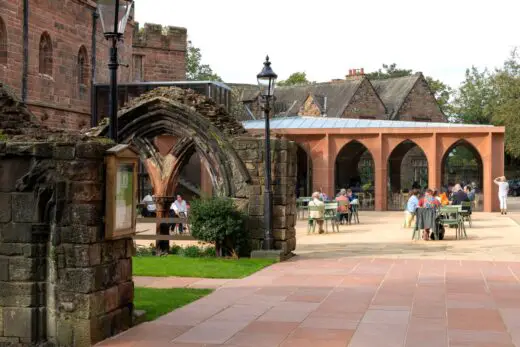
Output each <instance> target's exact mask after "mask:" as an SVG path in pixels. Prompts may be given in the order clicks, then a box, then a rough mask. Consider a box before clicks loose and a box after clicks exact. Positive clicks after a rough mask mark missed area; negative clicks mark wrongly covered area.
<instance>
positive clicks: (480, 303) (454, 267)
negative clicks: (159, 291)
mask: <svg viewBox="0 0 520 347" xmlns="http://www.w3.org/2000/svg"><path fill="white" fill-rule="evenodd" d="M515 202H516V201H514V202H513V203H515ZM402 217H403V215H402V213H400V212H395V213H394V212H384V213H383V212H362V213H361V216H360V219H361V224H359V225H356V224H354V225H350V226H342V227H341V229H340V233H339V234H338V233H334V234H333V233H331V232H330V231H329V234H325V235H307V232H306V229H305V223H304V222H299V223H298V230H297V232H298V237H297V240H298V247H297V251H296V253H297V254H298V255H297V256H296V257H294V258H292V259H291V260H290V261H287V262H284V263H279V264H275V265H273V266H271V267H269V268H267V269H264V270H262V271H260V272H258V273H256V274H254V275H252V276H250V277H248V278H245V279H242V280H234V281H222V282H219V283H216V282H215V283H213V285H215V287H219V288H218V289H217V290H216V291H215V292H214V293H212V294H211V295H209V296H207V297H205V298H203V299H201V300H199V301H197V302H194V303H192V304H190V305H188V306H185V307H183V308H180V309H178V310H176V311H174V312H171V313H169V314H167V315H165V316H163V317H160V318H159V319H157V320H155V321H153V322H149V323H144V324H141V325H139V326H137V327H135V328H133V329H130V330H129V331H127V332H125V333H123V334H121V335H119V336H117V337H115V338H113V339H111V340H107V341H105V342H103V343H102V344H100V345H99V346H121V347H122V346H132V347H136V346H177V347H180V346H186V347H188V346H191V347H197V346H236V347H238V346H243V347H245V346H251V347H263V346H266V347H270V346H298V347H304V346H313V347H317V346H327V347H335V346H343V347H345V346H351V347H378V346H382V347H387V346H388V347H392V346H407V347H429V346H431V347H444V346H446V347H447V346H450V347H459V346H460V347H461V346H475V347H484V346H489V347H506V346H515V345H516V346H520V282H519V276H520V227H519V225H518V224H517V221H516V220H517V219H518V220H519V221H520V212H514V211H513V212H512V213H510V214H509V215H508V216H500V215H498V214H487V213H475V214H474V223H473V224H474V226H473V228H471V229H470V228H468V229H467V232H468V236H469V239H468V240H454V239H453V236H454V230H451V229H447V233H446V240H444V241H429V242H425V241H412V240H411V234H412V232H411V230H410V229H408V230H405V229H403V228H402V226H401V224H402ZM140 280H141V281H142V279H140ZM150 281H152V279H148V282H146V281H145V282H146V283H150ZM201 281H202V282H200V281H199V282H200V283H204V282H203V280H201ZM145 282H142V283H145ZM188 282H189V281H188ZM163 283H164V282H163ZM192 283H193V284H192ZM196 283H197V281H196V280H193V282H189V283H187V284H186V286H197V285H196ZM137 284H139V282H137Z"/></svg>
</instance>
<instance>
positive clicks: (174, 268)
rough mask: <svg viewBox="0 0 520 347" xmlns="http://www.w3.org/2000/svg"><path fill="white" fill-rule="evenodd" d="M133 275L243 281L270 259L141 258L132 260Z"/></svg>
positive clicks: (270, 261)
mask: <svg viewBox="0 0 520 347" xmlns="http://www.w3.org/2000/svg"><path fill="white" fill-rule="evenodd" d="M132 262H133V272H134V276H156V277H166V276H179V277H200V278H243V277H246V276H249V275H251V274H252V273H255V272H257V271H258V270H261V269H263V268H264V267H266V266H269V265H271V264H273V263H275V262H276V261H275V260H273V259H249V258H242V259H238V260H235V259H219V258H188V257H181V256H176V255H169V256H167V257H155V256H144V257H134V258H133V261H132Z"/></svg>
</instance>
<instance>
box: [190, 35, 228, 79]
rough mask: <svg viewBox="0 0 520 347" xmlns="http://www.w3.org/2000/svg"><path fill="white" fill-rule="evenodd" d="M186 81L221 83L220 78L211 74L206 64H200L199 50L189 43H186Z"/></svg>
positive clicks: (200, 54) (200, 55) (211, 71)
mask: <svg viewBox="0 0 520 347" xmlns="http://www.w3.org/2000/svg"><path fill="white" fill-rule="evenodd" d="M186 79H187V80H188V81H218V82H222V78H220V76H219V75H217V74H216V73H215V72H213V69H211V67H210V66H209V65H208V64H202V53H201V52H200V48H197V47H195V46H193V44H192V42H191V41H188V47H187V51H186Z"/></svg>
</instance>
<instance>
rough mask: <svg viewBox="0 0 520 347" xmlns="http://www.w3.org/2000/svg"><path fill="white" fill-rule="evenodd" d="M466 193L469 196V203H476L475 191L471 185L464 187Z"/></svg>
mask: <svg viewBox="0 0 520 347" xmlns="http://www.w3.org/2000/svg"><path fill="white" fill-rule="evenodd" d="M464 192H465V193H466V195H467V196H468V199H469V201H471V202H473V201H475V191H474V190H473V189H472V188H471V186H470V185H469V184H468V185H467V186H465V187H464Z"/></svg>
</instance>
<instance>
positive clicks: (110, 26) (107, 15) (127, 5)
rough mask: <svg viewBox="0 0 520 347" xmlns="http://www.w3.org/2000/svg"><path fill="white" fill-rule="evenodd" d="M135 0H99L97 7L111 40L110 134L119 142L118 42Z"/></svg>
mask: <svg viewBox="0 0 520 347" xmlns="http://www.w3.org/2000/svg"><path fill="white" fill-rule="evenodd" d="M132 5H133V1H131V0H130V1H127V0H98V2H97V8H98V12H99V18H101V26H102V27H103V33H104V34H105V38H106V39H107V40H111V47H110V61H109V63H108V68H109V69H110V97H109V104H110V105H109V107H110V112H109V120H110V124H109V134H110V138H111V139H112V140H114V142H116V143H117V106H118V103H117V68H118V67H119V62H118V60H117V43H118V42H119V41H122V40H123V35H124V33H125V28H126V22H127V21H128V17H130V11H131V10H132Z"/></svg>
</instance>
